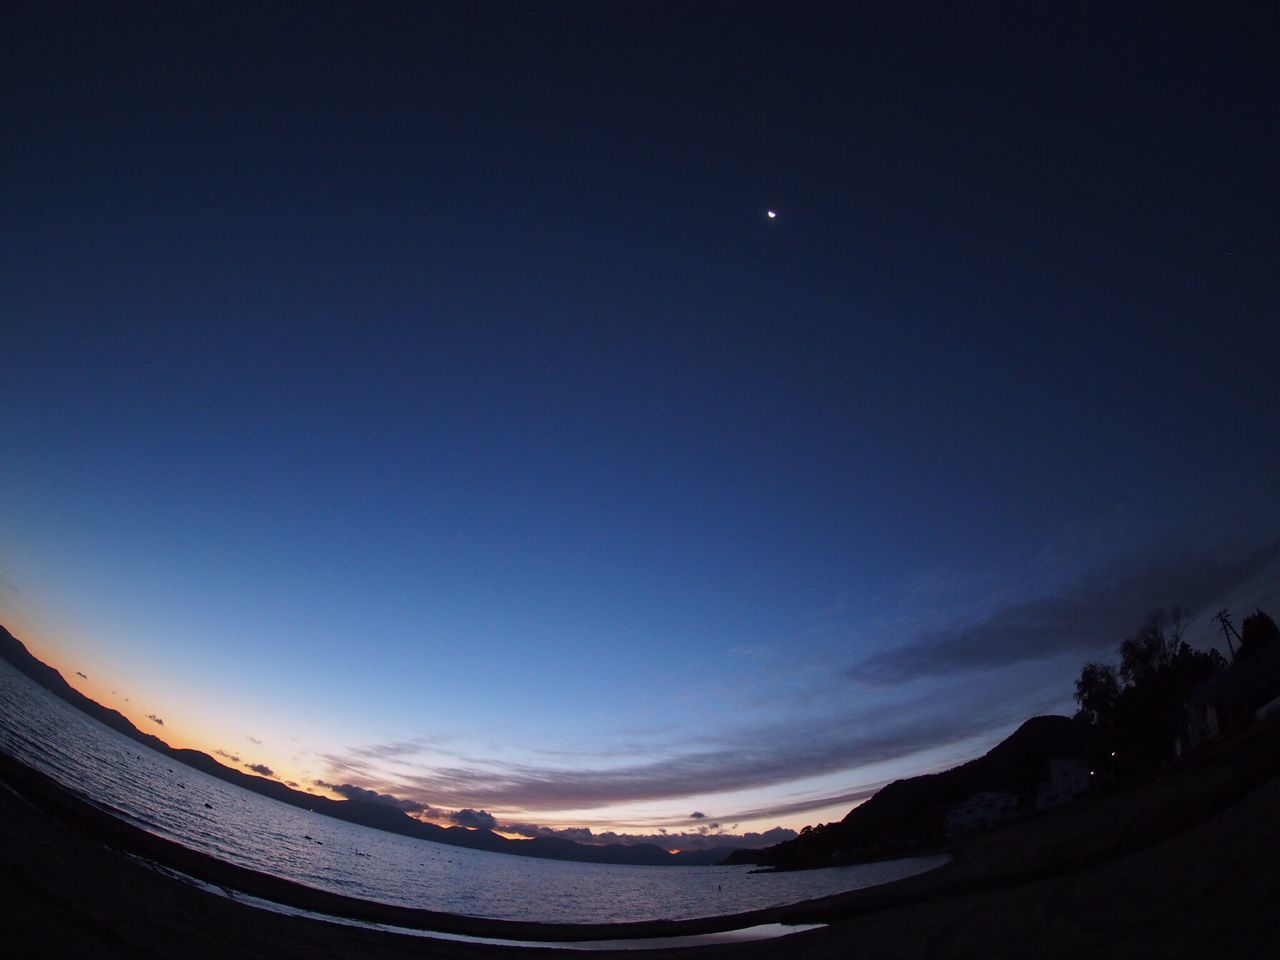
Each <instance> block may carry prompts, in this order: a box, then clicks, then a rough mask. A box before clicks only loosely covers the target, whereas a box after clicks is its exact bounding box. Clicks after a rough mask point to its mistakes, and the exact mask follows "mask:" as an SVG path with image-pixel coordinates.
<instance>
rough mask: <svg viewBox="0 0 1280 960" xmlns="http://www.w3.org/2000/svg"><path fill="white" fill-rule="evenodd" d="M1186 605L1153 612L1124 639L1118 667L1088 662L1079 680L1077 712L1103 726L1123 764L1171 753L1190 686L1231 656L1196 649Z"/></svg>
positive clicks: (1143, 763) (1142, 763) (1137, 765)
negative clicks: (1187, 631)
mask: <svg viewBox="0 0 1280 960" xmlns="http://www.w3.org/2000/svg"><path fill="white" fill-rule="evenodd" d="M1186 624H1187V618H1186V615H1185V614H1184V613H1182V611H1180V610H1178V609H1176V608H1175V609H1174V611H1173V612H1172V614H1170V615H1167V616H1166V615H1165V614H1163V613H1158V614H1155V615H1154V616H1152V617H1151V618H1150V619H1149V620H1148V621H1147V623H1146V625H1145V626H1143V628H1142V629H1141V630H1139V631H1138V632H1137V633H1136V634H1135V635H1134V636H1132V637H1127V638H1125V640H1123V641H1122V642H1121V644H1120V667H1119V670H1117V669H1116V668H1114V667H1112V666H1110V665H1109V664H1105V663H1086V664H1085V665H1084V669H1082V670H1081V671H1080V679H1078V680H1077V681H1076V692H1075V699H1076V703H1078V704H1079V705H1080V711H1079V713H1078V714H1077V716H1078V717H1081V718H1083V719H1085V720H1087V721H1088V722H1089V723H1091V724H1093V725H1094V726H1097V727H1099V728H1100V729H1101V730H1102V731H1103V733H1104V735H1105V736H1106V737H1107V739H1108V740H1109V741H1110V743H1111V746H1112V748H1113V749H1114V750H1116V751H1117V753H1119V754H1120V755H1121V756H1122V758H1123V760H1124V762H1123V764H1122V765H1123V766H1125V767H1127V768H1129V769H1134V768H1141V767H1145V766H1150V765H1152V764H1155V763H1159V762H1161V761H1163V760H1167V759H1171V758H1172V757H1173V754H1174V748H1175V743H1176V742H1177V737H1178V731H1179V727H1180V725H1181V722H1182V714H1183V704H1184V703H1185V702H1186V701H1187V699H1188V697H1189V696H1190V695H1191V691H1192V690H1193V689H1194V688H1195V687H1196V686H1197V685H1198V684H1200V683H1202V682H1203V681H1205V680H1207V679H1208V678H1209V677H1211V676H1213V675H1214V674H1215V673H1217V672H1218V671H1220V670H1224V669H1226V666H1227V661H1226V660H1225V659H1224V658H1223V657H1222V655H1221V654H1220V653H1218V652H1217V651H1216V650H1211V651H1208V652H1205V651H1202V650H1197V649H1195V648H1194V647H1192V646H1191V645H1190V644H1188V643H1187V642H1186V641H1185V640H1183V639H1182V637H1183V633H1184V632H1185V628H1186Z"/></svg>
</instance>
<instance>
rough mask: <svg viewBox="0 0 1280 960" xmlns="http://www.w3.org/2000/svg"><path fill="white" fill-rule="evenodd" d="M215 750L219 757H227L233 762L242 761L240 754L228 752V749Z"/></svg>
mask: <svg viewBox="0 0 1280 960" xmlns="http://www.w3.org/2000/svg"><path fill="white" fill-rule="evenodd" d="M213 752H214V753H215V754H217V755H218V756H219V757H226V758H227V759H228V760H230V761H231V762H232V763H239V762H240V758H239V757H238V756H236V755H235V754H234V753H228V752H227V751H226V750H215V751H213Z"/></svg>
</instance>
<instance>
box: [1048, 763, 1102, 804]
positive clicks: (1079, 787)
mask: <svg viewBox="0 0 1280 960" xmlns="http://www.w3.org/2000/svg"><path fill="white" fill-rule="evenodd" d="M1092 788H1093V771H1091V770H1090V769H1089V767H1088V765H1087V764H1085V763H1084V762H1083V761H1081V760H1078V759H1076V758H1074V757H1052V758H1050V760H1049V763H1048V766H1047V767H1046V769H1045V774H1044V777H1042V778H1041V780H1040V782H1039V783H1038V784H1036V810H1052V809H1053V808H1054V807H1060V806H1062V804H1064V803H1070V802H1071V801H1072V800H1074V799H1075V798H1076V797H1078V796H1080V795H1081V794H1084V793H1088V792H1089V791H1090V790H1091V789H1092Z"/></svg>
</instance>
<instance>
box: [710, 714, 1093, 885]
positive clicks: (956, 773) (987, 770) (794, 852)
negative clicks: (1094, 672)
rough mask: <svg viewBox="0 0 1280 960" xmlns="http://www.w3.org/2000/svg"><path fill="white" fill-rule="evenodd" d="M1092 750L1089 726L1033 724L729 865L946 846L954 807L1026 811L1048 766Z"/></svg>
mask: <svg viewBox="0 0 1280 960" xmlns="http://www.w3.org/2000/svg"><path fill="white" fill-rule="evenodd" d="M1095 750H1096V744H1095V734H1094V732H1093V731H1091V729H1090V728H1089V727H1088V725H1087V724H1083V723H1081V722H1079V721H1076V720H1072V719H1069V718H1067V717H1060V716H1041V717H1032V718H1031V719H1030V720H1027V721H1026V722H1024V723H1023V724H1022V726H1020V727H1018V729H1017V730H1015V731H1014V732H1013V733H1012V734H1010V735H1009V736H1008V737H1007V738H1006V739H1004V740H1002V741H1001V742H1000V743H998V744H996V745H995V746H994V747H992V748H991V749H990V750H989V751H988V752H987V753H985V754H984V755H983V756H981V757H978V758H976V759H974V760H970V761H968V762H967V763H963V764H961V765H960V766H958V767H953V768H951V769H950V770H945V771H943V772H941V773H930V774H925V775H923V776H918V777H910V778H908V779H904V780H895V781H894V782H893V783H890V784H888V785H887V786H885V787H883V788H882V789H881V790H879V791H877V793H876V794H875V796H873V797H871V799H869V800H867V801H866V802H865V803H863V804H860V805H859V806H857V807H854V808H853V809H852V810H850V811H849V813H847V814H846V815H845V817H844V819H843V820H840V821H838V822H836V823H828V824H823V825H822V826H819V827H815V828H813V829H811V830H806V831H805V832H804V833H802V834H801V835H800V836H798V837H796V838H795V839H793V840H787V841H784V842H782V843H779V844H775V845H774V846H772V847H766V848H764V849H762V850H739V851H736V852H735V853H734V854H733V855H732V856H731V857H730V858H729V861H728V862H730V863H756V864H761V865H766V866H773V867H780V868H795V867H806V866H817V865H823V866H827V865H830V864H831V863H833V862H848V861H853V860H859V859H868V858H872V857H876V856H889V855H896V854H903V855H905V854H909V853H913V852H917V851H919V850H923V849H928V848H931V847H937V846H940V845H941V844H943V843H944V842H945V841H946V837H947V811H948V810H950V809H951V808H953V807H955V806H956V805H957V804H960V803H962V802H963V801H965V800H967V799H968V798H969V797H971V796H973V795H974V794H976V793H979V792H981V791H990V792H992V793H1005V794H1012V795H1013V796H1015V797H1018V798H1020V799H1021V800H1022V801H1023V802H1024V803H1029V802H1030V800H1031V797H1032V795H1033V794H1034V792H1035V789H1036V785H1037V783H1038V782H1039V781H1040V778H1041V777H1042V776H1043V775H1044V772H1045V770H1046V767H1047V765H1048V761H1049V760H1050V758H1053V757H1063V758H1080V759H1087V758H1089V757H1090V756H1092V755H1093V753H1094V751H1095Z"/></svg>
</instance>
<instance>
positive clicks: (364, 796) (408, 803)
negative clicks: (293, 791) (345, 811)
mask: <svg viewBox="0 0 1280 960" xmlns="http://www.w3.org/2000/svg"><path fill="white" fill-rule="evenodd" d="M314 783H315V785H316V786H317V787H324V788H325V789H327V790H332V791H333V792H334V793H336V794H338V795H339V796H342V797H346V798H347V799H348V800H361V801H363V802H365V803H380V804H382V805H383V806H387V807H395V808H396V809H397V810H403V811H404V812H405V813H428V814H429V812H430V811H429V808H428V806H427V805H426V804H422V803H418V801H416V800H405V799H402V798H400V797H397V796H394V795H393V794H390V793H378V791H376V790H370V789H368V788H367V787H357V786H356V785H355V784H353V783H327V782H326V781H324V780H316V781H314ZM435 812H436V813H441V814H444V813H445V811H442V810H441V811H435ZM445 815H446V816H447V814H445Z"/></svg>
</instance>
